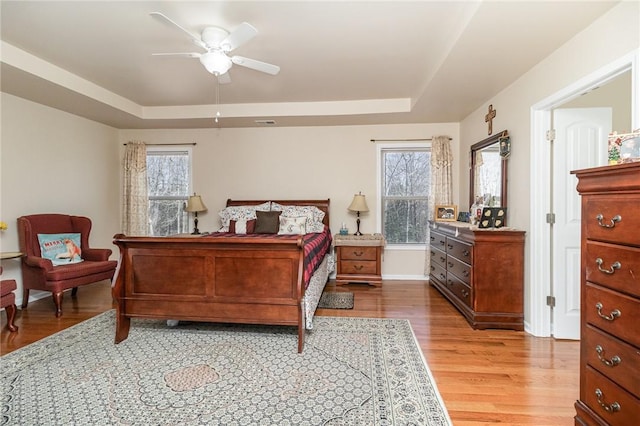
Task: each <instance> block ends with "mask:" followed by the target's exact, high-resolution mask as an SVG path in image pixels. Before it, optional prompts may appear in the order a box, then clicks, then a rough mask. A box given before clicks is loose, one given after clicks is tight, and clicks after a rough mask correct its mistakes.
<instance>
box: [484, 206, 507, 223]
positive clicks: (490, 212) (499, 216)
mask: <svg viewBox="0 0 640 426" xmlns="http://www.w3.org/2000/svg"><path fill="white" fill-rule="evenodd" d="M506 219H507V209H506V207H485V208H484V209H483V210H482V217H481V218H480V222H479V223H478V228H502V227H503V226H504V224H505V221H506Z"/></svg>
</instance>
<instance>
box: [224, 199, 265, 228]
mask: <svg viewBox="0 0 640 426" xmlns="http://www.w3.org/2000/svg"><path fill="white" fill-rule="evenodd" d="M270 208H271V202H270V201H267V202H264V203H262V204H258V205H255V206H230V207H226V208H224V209H222V210H220V211H219V212H218V215H219V216H220V220H221V222H222V227H221V228H220V232H229V222H230V221H232V220H251V219H255V218H256V211H269V209H270Z"/></svg>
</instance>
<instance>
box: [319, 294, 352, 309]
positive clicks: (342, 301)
mask: <svg viewBox="0 0 640 426" xmlns="http://www.w3.org/2000/svg"><path fill="white" fill-rule="evenodd" d="M318 308H323V309H353V293H350V292H346V291H342V292H335V291H325V292H324V293H322V296H321V297H320V301H319V302H318Z"/></svg>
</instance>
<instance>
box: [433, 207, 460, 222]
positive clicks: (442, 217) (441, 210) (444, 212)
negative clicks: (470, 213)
mask: <svg viewBox="0 0 640 426" xmlns="http://www.w3.org/2000/svg"><path fill="white" fill-rule="evenodd" d="M435 216H436V217H435V220H436V221H440V222H455V221H456V218H457V217H458V206H455V205H441V206H436V213H435Z"/></svg>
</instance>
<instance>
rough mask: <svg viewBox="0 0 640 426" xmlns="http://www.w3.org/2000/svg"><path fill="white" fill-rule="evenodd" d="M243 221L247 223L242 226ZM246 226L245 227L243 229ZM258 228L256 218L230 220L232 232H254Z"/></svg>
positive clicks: (230, 230)
mask: <svg viewBox="0 0 640 426" xmlns="http://www.w3.org/2000/svg"><path fill="white" fill-rule="evenodd" d="M242 223H244V224H245V225H244V226H242ZM243 228H244V229H243ZM255 229H256V219H250V220H247V221H242V220H230V221H229V232H231V233H232V234H253V233H255V232H256V231H255Z"/></svg>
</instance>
